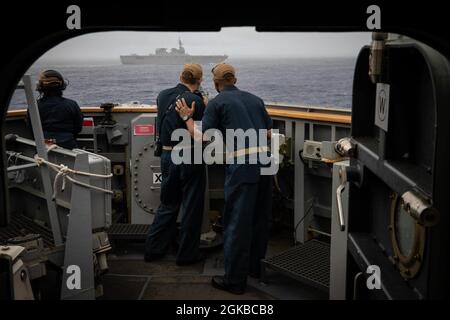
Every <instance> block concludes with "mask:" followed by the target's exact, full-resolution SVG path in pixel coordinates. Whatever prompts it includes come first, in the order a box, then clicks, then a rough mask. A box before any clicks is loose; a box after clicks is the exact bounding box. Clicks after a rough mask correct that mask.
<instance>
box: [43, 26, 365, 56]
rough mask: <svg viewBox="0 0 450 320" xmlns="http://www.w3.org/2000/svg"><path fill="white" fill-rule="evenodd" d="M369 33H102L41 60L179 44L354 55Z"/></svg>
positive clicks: (192, 50)
mask: <svg viewBox="0 0 450 320" xmlns="http://www.w3.org/2000/svg"><path fill="white" fill-rule="evenodd" d="M370 36H371V34H370V33H369V32H367V33H290V32H289V33H276V32H270V33H261V32H256V31H255V29H254V28H252V27H239V28H223V29H222V31H220V32H179V33H178V32H147V31H146V32H102V33H94V34H88V35H83V36H80V37H77V38H73V39H70V40H68V41H65V42H63V43H61V44H60V45H58V46H56V47H55V48H53V49H51V50H50V51H49V52H47V53H46V54H45V55H44V56H42V57H41V61H42V60H43V61H52V62H56V61H73V60H118V59H119V56H120V55H123V54H131V53H136V54H148V53H154V50H155V49H156V48H159V47H167V48H173V47H177V46H178V43H177V41H178V37H181V40H182V41H183V43H184V47H185V49H186V52H187V53H189V54H227V55H229V57H230V58H231V59H233V58H296V57H299V58H303V57H355V56H356V55H357V54H358V52H359V50H360V48H361V46H363V45H365V44H368V43H369V42H370V39H371V38H370Z"/></svg>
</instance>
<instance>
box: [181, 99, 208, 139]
mask: <svg viewBox="0 0 450 320" xmlns="http://www.w3.org/2000/svg"><path fill="white" fill-rule="evenodd" d="M175 108H176V110H177V112H178V114H179V115H180V117H181V118H182V119H183V120H184V119H187V120H185V123H186V127H187V129H188V130H189V133H190V135H191V136H192V137H193V138H194V139H195V140H198V139H200V140H201V139H202V137H203V133H202V132H200V131H199V130H198V129H197V128H196V127H195V123H194V119H193V118H192V115H193V114H194V112H195V101H193V102H192V105H191V107H190V108H189V107H188V105H187V103H186V100H184V98H182V99H181V100H177V102H176V107H175Z"/></svg>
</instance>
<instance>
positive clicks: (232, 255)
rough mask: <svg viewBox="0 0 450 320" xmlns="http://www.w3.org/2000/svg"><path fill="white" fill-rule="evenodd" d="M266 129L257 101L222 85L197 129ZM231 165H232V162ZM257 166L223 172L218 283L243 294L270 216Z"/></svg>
mask: <svg viewBox="0 0 450 320" xmlns="http://www.w3.org/2000/svg"><path fill="white" fill-rule="evenodd" d="M211 128H216V129H219V130H220V131H222V134H225V130H226V129H233V130H236V129H243V130H244V131H246V130H248V129H256V130H259V129H271V128H272V120H271V118H270V116H269V115H268V113H267V111H266V108H265V106H264V102H263V101H262V100H261V99H260V98H258V97H257V96H255V95H253V94H251V93H248V92H245V91H241V90H239V89H238V88H237V87H235V86H227V87H225V89H224V90H223V91H221V92H220V93H219V94H218V95H217V96H216V97H215V98H214V99H212V100H211V101H210V102H209V103H208V106H207V108H206V111H205V115H204V116H203V120H202V130H203V131H206V130H208V129H211ZM235 163H236V162H235ZM260 169H261V166H260V165H259V164H248V159H247V162H246V164H227V165H226V167H225V170H226V171H225V186H224V189H225V208H224V214H223V224H224V258H225V260H224V263H225V277H224V281H225V282H226V283H227V284H230V285H232V286H234V287H241V288H243V289H245V286H246V282H247V275H248V274H249V273H250V274H256V275H257V274H259V273H260V260H261V259H262V258H264V257H265V254H266V250H267V243H268V240H269V231H270V225H271V215H272V179H273V177H272V176H266V175H261V174H260Z"/></svg>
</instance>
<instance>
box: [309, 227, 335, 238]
mask: <svg viewBox="0 0 450 320" xmlns="http://www.w3.org/2000/svg"><path fill="white" fill-rule="evenodd" d="M308 231H310V232H314V233H318V234H321V235H323V236H327V237H331V234H330V233H326V232H324V231H320V230H317V229H314V228H311V227H309V228H308Z"/></svg>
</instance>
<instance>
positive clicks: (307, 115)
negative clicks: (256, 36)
mask: <svg viewBox="0 0 450 320" xmlns="http://www.w3.org/2000/svg"><path fill="white" fill-rule="evenodd" d="M266 108H267V111H268V112H269V114H270V115H271V116H272V117H277V118H288V119H295V120H310V121H319V122H331V123H342V124H351V121H352V117H351V110H350V109H337V108H325V107H315V106H295V105H281V104H275V103H271V104H267V105H266ZM81 111H82V112H83V113H103V109H101V108H100V107H97V106H86V107H82V108H81ZM26 112H27V111H26V109H19V110H9V111H8V113H7V117H8V118H12V117H23V116H25V115H26ZM112 112H113V113H155V112H156V106H155V105H132V104H130V105H120V106H117V107H115V108H114V109H113V110H112Z"/></svg>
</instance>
